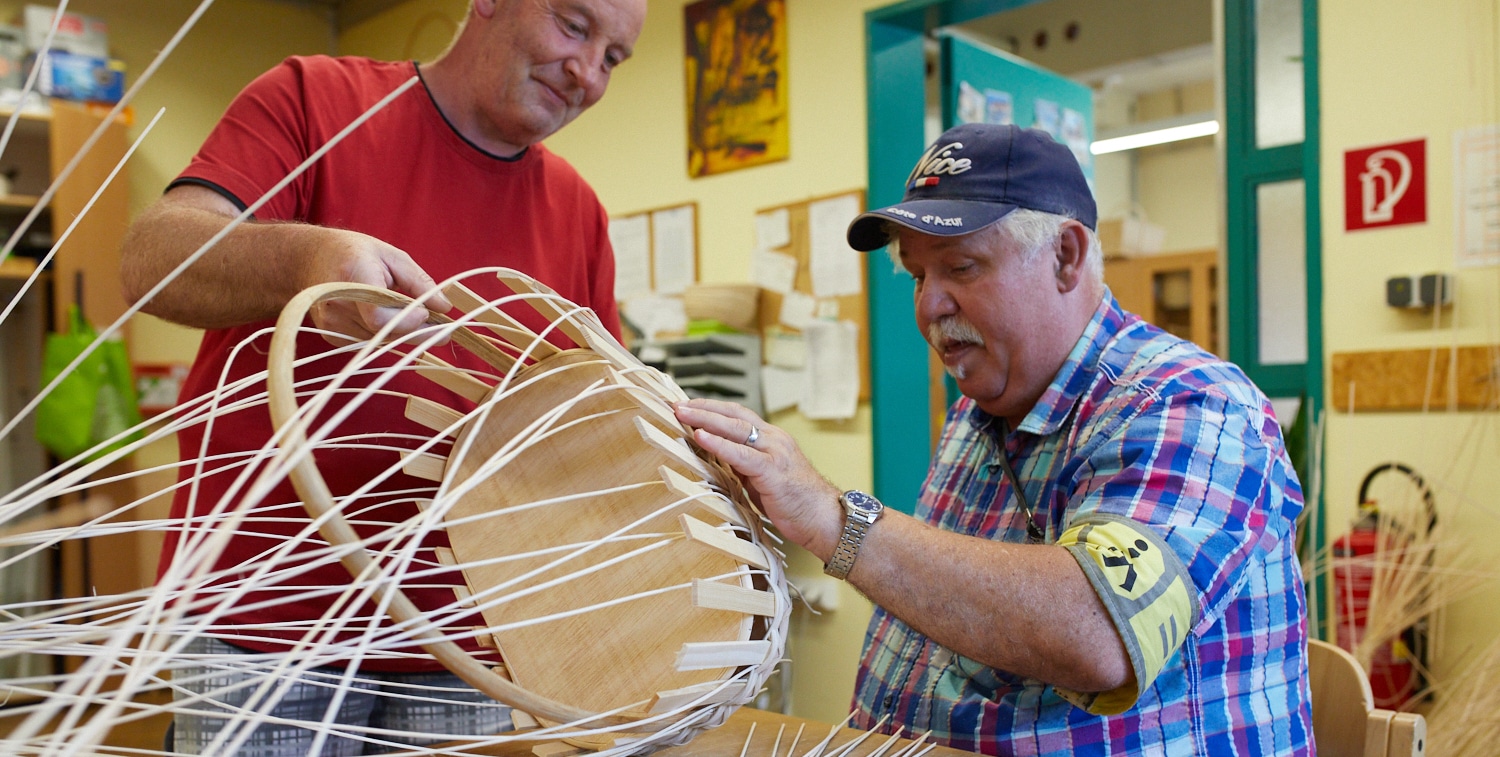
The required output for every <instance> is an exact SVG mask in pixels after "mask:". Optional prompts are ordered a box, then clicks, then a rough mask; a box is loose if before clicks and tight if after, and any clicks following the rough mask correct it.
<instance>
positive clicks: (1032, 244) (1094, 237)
mask: <svg viewBox="0 0 1500 757" xmlns="http://www.w3.org/2000/svg"><path fill="white" fill-rule="evenodd" d="M1069 220H1072V217H1071V216H1065V215H1058V214H1056V213H1045V212H1043V211H1040V210H1030V209H1027V208H1019V209H1017V210H1014V211H1011V212H1010V213H1008V214H1007V215H1006V216H1005V217H1004V218H1002V219H1000V221H999V222H998V223H995V224H992V225H990V226H989V227H986V228H983V229H980V230H979V231H977V232H975V233H976V234H996V235H1004V236H1003V237H1001V239H1009V240H1010V241H1011V242H1012V243H1014V244H1015V245H1016V246H1017V247H1019V248H1021V250H1022V251H1023V252H1022V253H1021V254H1022V255H1024V256H1025V259H1026V260H1031V259H1032V258H1034V257H1036V255H1037V253H1039V252H1041V251H1042V250H1043V249H1047V250H1055V249H1057V237H1058V232H1059V231H1060V230H1061V229H1062V225H1063V223H1064V222H1065V221H1069ZM902 228H903V227H902V226H901V225H900V224H898V223H896V222H895V221H883V222H882V225H881V231H883V232H885V235H886V236H887V237H889V238H890V240H891V241H890V244H888V245H886V254H887V255H889V256H890V258H891V263H892V264H893V265H894V266H895V267H896V270H897V271H898V272H899V271H901V270H903V266H902V265H901V238H900V235H899V232H900V230H901V229H902ZM1083 230H1084V237H1085V238H1086V239H1087V240H1088V249H1087V250H1086V251H1085V255H1084V272H1085V273H1086V274H1087V276H1086V278H1087V280H1089V281H1090V282H1091V283H1093V284H1097V285H1102V284H1103V283H1104V249H1103V248H1102V247H1101V246H1100V245H1099V235H1098V234H1095V233H1094V230H1093V229H1090V228H1089V227H1087V226H1085V227H1083ZM997 241H998V240H997Z"/></svg>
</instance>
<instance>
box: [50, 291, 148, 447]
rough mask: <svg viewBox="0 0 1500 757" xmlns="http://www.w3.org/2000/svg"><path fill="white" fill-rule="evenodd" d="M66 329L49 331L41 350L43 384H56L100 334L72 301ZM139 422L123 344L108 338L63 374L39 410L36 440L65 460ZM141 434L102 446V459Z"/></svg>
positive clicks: (138, 410)
mask: <svg viewBox="0 0 1500 757" xmlns="http://www.w3.org/2000/svg"><path fill="white" fill-rule="evenodd" d="M68 321H69V328H68V331H67V332H66V333H61V334H48V335H47V344H46V346H45V348H44V349H43V351H42V386H46V385H48V384H50V383H52V380H53V379H55V378H57V376H58V374H60V373H62V372H63V370H64V369H66V368H67V367H68V364H69V363H71V362H73V360H74V358H77V357H78V356H79V355H80V354H82V353H83V351H84V350H85V349H87V348H88V346H89V345H90V344H93V343H94V340H95V339H97V338H98V333H97V332H95V331H94V327H93V326H90V325H89V322H88V321H86V320H84V318H83V313H81V312H80V311H79V310H78V306H77V305H74V306H73V307H71V308H69V309H68ZM140 422H141V411H140V408H139V407H138V406H137V404H136V395H135V383H134V380H133V379H132V377H131V371H130V357H129V355H127V354H126V352H125V343H124V342H122V341H120V340H118V339H109V340H106V341H105V342H104V343H103V344H101V345H99V348H98V349H96V350H94V352H93V353H92V354H90V355H89V356H88V357H87V358H84V360H83V362H81V363H79V364H78V367H77V368H75V369H74V370H73V372H72V373H71V374H69V375H68V376H67V377H66V378H64V379H63V380H62V381H61V382H59V383H58V385H57V386H56V387H55V388H54V389H53V390H52V393H51V394H49V395H47V397H46V398H44V399H43V400H42V401H41V403H40V404H39V405H37V408H36V438H37V441H39V442H41V443H42V446H44V447H46V448H47V449H49V450H51V451H52V454H54V455H57V456H58V457H59V458H62V459H64V460H70V459H72V458H74V457H77V456H78V455H81V454H83V453H84V452H87V451H88V450H89V448H91V447H93V446H94V445H95V444H98V443H100V442H103V441H105V440H107V439H109V438H111V437H113V436H115V435H116V434H119V433H120V432H122V431H125V430H126V429H129V428H132V427H134V426H136V425H138V424H140ZM140 438H141V433H140V431H137V432H136V433H134V434H131V435H130V436H128V437H125V438H122V439H120V440H119V441H117V442H115V443H114V444H112V445H110V446H108V447H106V448H103V449H100V450H99V451H97V452H95V453H94V454H93V455H90V456H89V459H90V460H92V459H95V458H98V457H100V456H102V455H104V454H107V453H109V452H112V451H114V450H117V449H119V448H121V447H123V446H125V445H126V444H129V443H131V442H133V441H137V440H139V439H140Z"/></svg>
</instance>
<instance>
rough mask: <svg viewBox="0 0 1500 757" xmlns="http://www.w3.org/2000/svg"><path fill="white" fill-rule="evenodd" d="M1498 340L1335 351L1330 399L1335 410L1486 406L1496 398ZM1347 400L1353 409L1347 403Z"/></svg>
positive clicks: (1491, 406) (1490, 406) (1499, 394)
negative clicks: (1378, 349) (1465, 345)
mask: <svg viewBox="0 0 1500 757" xmlns="http://www.w3.org/2000/svg"><path fill="white" fill-rule="evenodd" d="M1497 384H1500V345H1477V346H1471V347H1457V348H1449V347H1433V348H1429V349H1417V350H1381V351H1374V352H1335V353H1334V354H1333V360H1332V386H1331V387H1330V388H1329V395H1328V399H1329V403H1330V404H1331V405H1332V406H1333V408H1334V409H1335V410H1337V411H1339V412H1351V411H1353V412H1369V411H1381V410H1385V411H1408V412H1410V411H1422V410H1446V409H1448V407H1449V404H1450V401H1449V398H1450V396H1451V397H1452V398H1453V401H1452V406H1453V407H1454V408H1456V409H1459V410H1486V409H1494V408H1495V407H1496V400H1497V398H1500V392H1497V389H1500V386H1497ZM1351 405H1352V408H1351Z"/></svg>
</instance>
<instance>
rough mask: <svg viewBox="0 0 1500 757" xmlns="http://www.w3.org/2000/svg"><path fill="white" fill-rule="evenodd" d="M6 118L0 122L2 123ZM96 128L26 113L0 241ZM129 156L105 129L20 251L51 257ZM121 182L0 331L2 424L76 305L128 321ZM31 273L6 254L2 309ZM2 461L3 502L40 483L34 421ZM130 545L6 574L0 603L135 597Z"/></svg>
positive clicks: (120, 135)
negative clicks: (58, 593) (38, 250)
mask: <svg viewBox="0 0 1500 757" xmlns="http://www.w3.org/2000/svg"><path fill="white" fill-rule="evenodd" d="M9 116H10V114H9V113H6V112H0V119H3V118H9ZM102 120H103V117H102V114H100V113H98V112H95V111H94V110H92V109H90V107H89V106H85V105H82V104H78V103H70V102H66V101H60V100H54V101H52V102H51V107H50V113H49V114H46V115H42V114H35V113H27V112H23V113H22V115H21V117H20V118H18V119H17V122H16V129H15V131H14V133H13V134H12V137H11V140H10V143H9V144H8V145H7V146H6V149H5V151H4V154H0V174H5V175H7V176H9V177H10V178H11V182H10V193H9V194H6V195H0V229H3V235H0V241H3V240H4V239H8V238H9V237H10V235H11V232H12V231H13V230H14V229H15V228H16V227H17V225H18V224H19V223H20V222H21V220H22V219H23V218H24V217H25V216H26V214H27V213H29V212H30V211H31V210H32V208H34V207H35V206H36V204H37V203H38V202H40V199H41V196H42V194H43V193H45V192H46V190H47V187H48V186H49V185H50V184H51V183H52V178H53V177H54V176H56V175H58V173H60V172H61V171H62V169H63V168H64V167H65V166H66V165H67V164H68V162H69V161H70V160H72V158H73V156H74V155H75V154H77V153H78V152H79V150H80V148H81V147H82V146H83V143H84V142H85V141H87V140H88V138H89V136H90V135H91V134H92V133H93V132H94V131H95V129H96V128H97V127H98V126H99V124H100V123H101V122H102ZM127 145H128V142H127V140H126V135H125V124H124V123H121V122H119V121H116V122H114V123H111V124H109V125H108V127H106V129H105V131H104V133H103V134H102V136H101V138H100V139H99V141H98V142H97V143H95V145H94V148H93V149H92V150H91V151H90V152H89V154H88V155H87V156H86V157H85V158H84V159H83V160H81V161H80V163H79V164H78V166H77V168H76V169H75V170H74V171H73V174H72V176H71V177H70V178H69V179H68V181H66V182H65V183H63V184H62V186H61V187H59V189H58V191H57V193H56V194H55V195H54V196H53V198H52V200H51V202H50V203H49V206H48V207H47V208H46V209H44V211H43V213H42V214H41V215H40V216H39V217H38V218H37V221H36V223H35V224H33V226H32V228H31V230H30V232H29V233H36V234H38V236H39V239H38V240H37V242H36V243H35V244H29V245H26V246H27V247H40V246H41V243H42V242H45V243H46V244H47V246H49V247H50V243H51V240H53V239H57V238H59V237H60V236H61V234H62V233H63V231H64V230H65V229H66V228H67V225H68V224H69V223H71V222H72V220H73V219H74V218H77V217H78V216H79V215H80V214H81V213H82V212H83V208H84V206H85V205H86V204H87V203H88V201H89V199H90V197H92V196H93V194H94V192H95V191H96V190H98V188H99V186H100V185H101V184H103V182H104V179H105V177H106V176H108V175H109V173H110V171H112V170H113V169H114V167H115V165H116V164H117V163H118V162H119V160H120V159H121V158H122V157H123V156H124V154H125V150H126V148H127ZM128 171H129V168H128V167H126V168H125V169H124V170H122V171H121V173H120V174H119V175H117V176H116V177H115V179H114V182H113V183H112V184H111V185H110V187H109V188H107V189H106V190H105V191H104V192H103V194H102V195H101V196H100V197H99V199H98V200H97V201H96V202H95V203H94V205H93V207H92V208H91V209H90V210H89V212H88V215H87V216H85V217H84V218H83V220H82V221H81V222H80V223H79V225H78V227H77V228H76V229H74V230H73V232H72V234H71V235H70V236H69V238H68V240H67V242H66V243H65V244H64V245H62V246H61V247H60V248H59V249H58V250H57V254H56V256H55V257H54V259H53V260H52V262H51V264H50V265H49V266H48V268H47V270H46V272H45V273H44V275H43V277H42V278H40V279H38V281H37V284H36V285H35V286H33V287H32V288H31V290H30V291H28V292H27V293H26V294H25V296H24V297H23V298H22V299H21V300H20V302H19V304H18V306H17V308H16V311H15V312H14V313H12V315H11V316H10V317H9V318H8V319H7V320H6V322H5V323H3V324H0V412H3V413H4V414H5V418H6V420H8V419H9V418H12V417H14V413H16V412H17V411H19V409H20V408H21V407H24V406H25V405H26V404H27V403H28V402H30V401H31V399H32V398H34V397H35V396H36V395H37V393H38V392H39V391H40V390H41V388H42V387H41V364H42V346H43V341H44V339H45V335H46V332H47V331H49V330H54V329H57V328H60V327H62V325H63V324H65V323H66V320H67V311H68V307H69V306H70V305H72V304H73V303H74V302H75V300H77V299H78V297H79V294H80V293H81V302H80V304H81V306H82V308H83V312H84V315H85V317H87V318H88V319H89V320H90V321H91V322H93V323H94V324H96V325H99V326H100V327H102V326H103V325H104V324H108V323H112V322H113V321H114V320H115V319H117V318H119V317H120V315H121V314H122V313H124V312H125V307H126V303H125V297H124V295H123V293H122V292H121V291H120V283H119V282H120V277H119V248H120V241H121V237H122V236H123V235H124V233H125V229H126V226H127V225H128V223H129V220H130V209H129V191H130V190H129V184H130V180H129V176H128ZM35 266H36V262H35V261H34V260H31V259H28V258H26V257H24V256H17V255H14V254H13V255H12V256H11V257H10V258H9V259H7V260H6V261H5V262H4V263H3V264H0V298H3V302H5V303H9V302H11V300H12V299H14V298H15V297H17V295H18V294H19V293H20V287H21V285H22V283H23V281H24V280H25V278H26V277H27V276H29V275H30V274H31V273H32V272H33V271H34V270H35ZM127 336H128V335H127ZM0 454H3V455H4V458H5V462H4V464H3V465H0V469H3V470H0V491H6V492H8V491H11V490H12V489H14V488H15V487H16V486H18V485H20V484H22V483H24V482H26V481H29V480H31V479H33V478H35V477H36V476H38V475H40V474H41V473H43V472H44V471H45V470H46V469H47V467H48V465H49V462H48V458H47V456H46V453H45V451H44V450H43V449H42V448H41V446H40V445H39V444H38V443H37V442H36V440H35V435H34V432H33V427H32V425H31V421H30V420H27V421H24V422H23V424H22V425H21V426H19V427H18V428H17V429H16V430H15V431H13V432H12V433H11V434H10V435H9V436H8V437H7V438H6V439H4V440H3V445H0ZM126 465H127V464H120V465H119V466H118V467H115V468H112V469H110V470H106V471H104V472H103V473H101V476H108V475H110V474H111V473H119V472H122V469H123V468H124V467H125V466H126ZM91 494H104V495H107V496H109V497H110V498H111V499H112V500H113V501H115V502H117V503H121V504H124V503H127V502H131V501H133V500H134V499H135V487H134V485H133V484H130V483H126V484H116V485H108V486H98V487H94V489H93V490H92V491H91ZM137 541H138V539H137V536H136V535H135V534H124V535H120V536H109V537H100V538H96V539H91V540H89V541H88V542H87V543H84V542H77V541H73V542H68V543H67V544H65V545H64V547H63V548H62V549H61V550H60V551H59V552H57V553H48V554H44V555H42V557H43V558H44V559H43V560H42V564H39V565H38V566H37V567H36V570H34V571H30V572H27V571H9V570H8V571H7V580H6V581H5V582H4V583H3V584H0V591H3V592H5V594H6V598H7V602H15V601H25V599H26V598H31V597H36V596H37V595H36V592H42V594H43V595H46V596H50V595H51V594H52V592H53V587H54V585H57V586H60V587H61V590H62V592H63V593H64V594H66V595H68V596H86V595H88V594H90V593H93V592H94V591H95V590H96V589H97V590H98V592H99V593H101V594H104V593H115V592H118V591H122V590H125V589H128V588H134V587H133V586H132V584H134V583H135V581H136V576H137V574H138V571H137V570H136V565H137V564H138V563H139V562H140V561H141V560H148V559H154V555H146V554H143V553H142V550H141V549H140V548H139V546H138V544H137ZM54 555H55V556H56V562H55V563H54V562H53V557H54ZM38 598H40V597H38ZM18 659H19V658H18ZM22 664H31V663H22ZM50 664H51V663H50V662H48V665H50ZM10 672H13V671H6V670H3V669H0V677H5V675H6V674H7V673H10Z"/></svg>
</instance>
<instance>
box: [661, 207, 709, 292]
mask: <svg viewBox="0 0 1500 757" xmlns="http://www.w3.org/2000/svg"><path fill="white" fill-rule="evenodd" d="M651 231H652V240H651V241H652V245H651V251H652V253H654V255H655V271H656V293H657V294H682V292H683V290H685V289H687V288H688V285H689V284H692V283H693V282H694V281H697V279H698V271H697V262H696V261H697V254H696V252H697V251H696V250H695V249H694V247H695V245H696V244H697V242H696V240H695V239H694V238H693V206H692V205H683V206H682V207H678V208H668V209H666V210H658V211H656V212H654V213H652V214H651Z"/></svg>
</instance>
